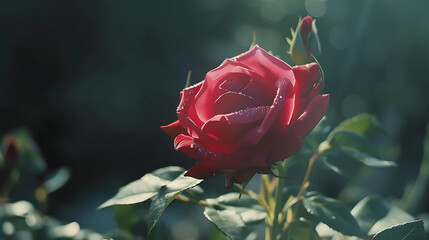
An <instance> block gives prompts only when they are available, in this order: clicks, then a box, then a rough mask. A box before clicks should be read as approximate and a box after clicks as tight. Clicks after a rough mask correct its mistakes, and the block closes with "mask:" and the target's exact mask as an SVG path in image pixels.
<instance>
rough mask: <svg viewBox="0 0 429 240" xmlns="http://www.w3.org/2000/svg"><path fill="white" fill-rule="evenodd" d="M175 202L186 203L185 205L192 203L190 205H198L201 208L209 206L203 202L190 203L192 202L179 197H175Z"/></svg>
mask: <svg viewBox="0 0 429 240" xmlns="http://www.w3.org/2000/svg"><path fill="white" fill-rule="evenodd" d="M176 200H179V201H182V202H187V203H192V204H195V205H198V206H203V207H207V206H209V204H207V203H206V202H203V201H198V202H196V201H192V200H190V199H187V198H183V197H181V196H177V197H176Z"/></svg>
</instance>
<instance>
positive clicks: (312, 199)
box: [303, 192, 364, 237]
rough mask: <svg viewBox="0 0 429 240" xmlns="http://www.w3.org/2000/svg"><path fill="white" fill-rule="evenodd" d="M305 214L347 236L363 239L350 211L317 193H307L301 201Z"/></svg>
mask: <svg viewBox="0 0 429 240" xmlns="http://www.w3.org/2000/svg"><path fill="white" fill-rule="evenodd" d="M303 205H304V208H305V209H306V210H307V212H308V213H309V214H310V215H312V216H315V217H317V218H318V219H319V221H320V222H323V223H325V224H326V225H328V226H329V227H331V228H332V229H334V230H336V231H338V232H341V233H343V234H345V235H349V236H358V237H364V234H363V232H362V230H361V229H360V228H359V225H358V223H357V222H356V220H355V218H354V217H353V216H352V215H351V214H350V210H349V209H348V208H347V207H346V206H345V205H344V204H343V203H342V202H340V201H338V200H336V199H333V198H328V197H325V196H323V195H321V194H319V193H316V192H311V193H308V194H307V196H306V198H304V200H303Z"/></svg>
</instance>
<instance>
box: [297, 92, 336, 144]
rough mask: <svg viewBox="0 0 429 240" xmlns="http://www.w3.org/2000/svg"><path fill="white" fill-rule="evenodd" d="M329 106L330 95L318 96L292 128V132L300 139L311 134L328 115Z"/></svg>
mask: <svg viewBox="0 0 429 240" xmlns="http://www.w3.org/2000/svg"><path fill="white" fill-rule="evenodd" d="M328 106H329V94H324V95H318V96H316V97H314V98H313V100H311V102H310V103H309V104H308V106H307V107H306V108H305V110H304V112H303V113H302V114H301V116H300V117H299V118H298V119H297V120H296V121H295V123H294V124H293V125H292V126H291V130H292V131H293V133H294V134H295V135H296V136H297V137H298V138H303V137H305V136H306V135H307V134H309V133H310V132H311V131H312V130H313V129H314V127H316V125H317V124H318V123H319V121H320V119H322V117H323V116H324V115H325V114H326V111H327V110H328Z"/></svg>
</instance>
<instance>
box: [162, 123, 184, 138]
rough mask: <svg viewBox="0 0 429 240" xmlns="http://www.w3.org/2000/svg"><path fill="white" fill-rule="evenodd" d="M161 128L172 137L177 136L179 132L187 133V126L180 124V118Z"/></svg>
mask: <svg viewBox="0 0 429 240" xmlns="http://www.w3.org/2000/svg"><path fill="white" fill-rule="evenodd" d="M161 129H162V130H163V131H164V132H165V133H166V134H167V135H168V136H170V137H171V138H173V139H174V138H175V137H176V136H177V135H179V134H187V132H186V130H185V128H183V126H182V125H181V124H180V122H179V120H177V121H175V122H172V123H170V124H168V125H165V126H161Z"/></svg>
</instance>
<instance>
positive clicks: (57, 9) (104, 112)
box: [0, 0, 429, 231]
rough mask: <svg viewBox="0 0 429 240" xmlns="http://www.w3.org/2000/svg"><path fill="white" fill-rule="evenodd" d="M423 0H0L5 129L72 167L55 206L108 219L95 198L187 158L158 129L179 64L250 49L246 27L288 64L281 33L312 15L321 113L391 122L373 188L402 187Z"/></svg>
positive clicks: (419, 80) (419, 83)
mask: <svg viewBox="0 0 429 240" xmlns="http://www.w3.org/2000/svg"><path fill="white" fill-rule="evenodd" d="M427 12H429V1H427V0H413V1H399V0H377V1H375V0H360V1H357V0H350V1H345V0H305V1H302V0H283V1H281V0H247V1H227V0H187V1H173V0H171V1H113V0H109V1H107V0H93V1H37V0H31V1H1V2H0V30H1V37H0V113H1V114H0V116H1V118H0V133H1V134H4V133H6V132H7V131H9V130H11V129H14V128H16V127H21V126H27V127H28V128H29V129H30V130H31V131H32V133H33V135H34V137H35V139H36V141H37V142H38V143H39V145H40V148H41V151H42V153H43V155H44V156H45V158H46V160H47V162H48V168H49V169H56V168H58V167H60V166H69V167H70V169H71V172H72V178H71V180H70V182H69V183H67V185H66V186H65V187H64V188H63V189H61V190H59V191H58V192H56V193H54V194H53V195H52V199H51V201H50V205H49V209H48V212H49V213H50V214H52V215H54V216H56V217H59V218H61V219H63V220H65V221H75V220H77V221H78V222H79V223H80V224H81V225H82V226H83V227H89V228H92V229H95V230H97V231H106V230H109V229H111V228H115V224H114V222H113V221H114V220H113V217H112V215H111V211H109V210H101V211H97V212H96V211H95V208H96V207H97V206H98V205H99V204H100V203H102V202H103V201H105V200H106V199H108V198H109V197H111V196H112V195H113V194H114V193H115V192H116V190H117V189H118V187H120V186H122V185H124V184H126V183H128V182H130V181H131V180H134V179H136V178H139V177H141V176H142V175H144V174H145V173H146V172H149V171H152V170H154V169H156V168H159V167H162V166H167V165H179V166H184V167H189V166H191V165H192V164H193V160H191V159H189V158H187V157H186V156H185V155H182V154H180V153H176V152H175V151H174V149H173V144H172V140H171V139H169V138H168V137H167V136H166V135H164V134H163V132H162V131H161V130H160V129H159V126H160V125H164V124H168V123H170V122H172V121H174V120H176V116H175V109H176V107H177V105H178V102H179V91H180V90H181V89H182V88H183V87H184V85H185V80H186V75H187V72H188V71H189V70H192V78H191V79H192V81H193V82H194V83H195V82H198V81H200V80H202V79H204V76H205V73H206V72H207V71H209V70H211V69H213V68H215V67H217V66H218V65H219V64H220V63H221V62H222V61H223V59H225V58H228V57H233V56H235V55H237V54H240V53H242V52H244V51H246V50H247V49H248V48H249V46H250V44H251V42H252V32H253V31H255V32H256V39H257V43H258V44H259V45H260V46H262V47H263V48H265V49H267V50H272V51H273V53H274V54H275V55H277V56H279V57H280V58H282V59H283V60H286V61H289V62H290V59H289V58H288V56H287V54H286V51H287V48H288V46H287V44H286V41H285V40H284V38H285V37H288V36H290V30H289V29H290V28H291V27H292V28H295V27H296V24H297V21H298V16H302V17H304V16H306V15H307V14H310V15H311V16H313V17H315V18H316V19H317V26H318V29H319V37H320V39H321V43H322V56H321V57H319V60H320V63H321V64H322V66H323V68H324V71H325V78H326V82H325V89H324V91H325V92H328V93H330V94H331V105H330V107H329V111H328V114H327V116H328V120H329V121H330V122H331V123H332V124H337V123H339V122H340V121H342V120H344V119H345V118H349V117H351V116H354V115H356V114H358V113H361V112H370V113H373V114H375V115H376V116H378V118H379V120H380V122H381V125H382V126H383V127H384V128H385V129H386V131H387V135H385V136H380V137H379V138H378V139H377V141H378V144H380V145H381V146H382V147H381V150H380V155H381V156H382V157H383V158H385V159H387V160H393V161H397V162H398V163H399V165H400V168H398V169H397V170H393V171H392V170H389V171H383V172H380V173H378V174H377V175H376V178H373V179H372V180H371V181H373V182H372V184H370V189H369V192H371V191H372V192H377V193H379V194H382V195H387V196H389V195H393V196H401V194H402V192H403V188H404V187H405V185H406V183H407V182H409V181H413V180H414V178H415V177H416V175H417V173H418V168H419V165H420V162H421V159H422V155H423V150H422V141H423V137H424V135H425V129H426V127H425V126H426V124H427V122H428V120H429V110H428V103H429V94H428V92H429V44H428V43H429V20H428V18H427ZM344 181H345V180H344ZM330 183H331V181H329V177H327V183H326V184H325V186H324V185H323V184H321V186H324V187H326V188H327V189H329V184H330ZM331 191H333V194H335V188H334V190H332V189H331ZM427 210H429V209H428V208H427V209H426V211H427ZM166 217H168V216H166Z"/></svg>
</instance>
